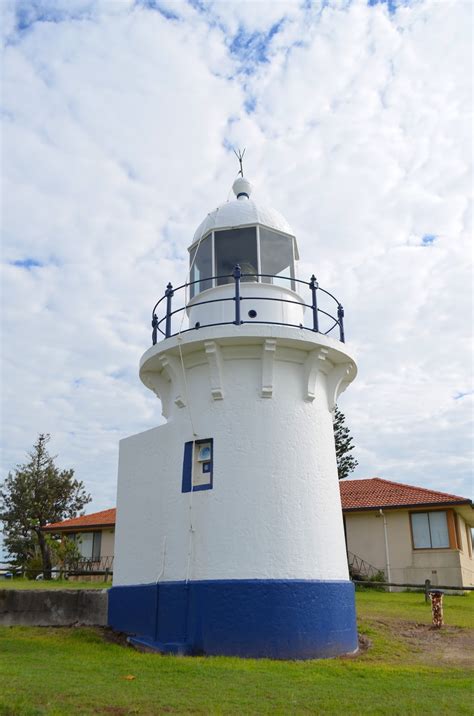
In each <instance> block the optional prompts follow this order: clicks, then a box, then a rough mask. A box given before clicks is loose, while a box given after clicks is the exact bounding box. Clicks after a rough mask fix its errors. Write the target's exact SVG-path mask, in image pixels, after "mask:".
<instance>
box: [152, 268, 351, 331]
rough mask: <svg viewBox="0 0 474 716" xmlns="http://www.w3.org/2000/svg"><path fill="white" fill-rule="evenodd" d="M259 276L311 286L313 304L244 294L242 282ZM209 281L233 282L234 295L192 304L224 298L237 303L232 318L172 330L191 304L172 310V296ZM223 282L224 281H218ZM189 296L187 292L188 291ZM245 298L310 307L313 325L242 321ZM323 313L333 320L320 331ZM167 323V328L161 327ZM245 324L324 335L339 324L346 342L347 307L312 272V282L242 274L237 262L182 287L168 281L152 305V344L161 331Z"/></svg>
mask: <svg viewBox="0 0 474 716" xmlns="http://www.w3.org/2000/svg"><path fill="white" fill-rule="evenodd" d="M259 279H270V281H269V282H268V283H272V280H273V279H277V280H278V281H280V280H284V281H289V282H290V286H291V287H292V288H293V286H294V285H295V284H299V285H300V286H304V287H305V288H306V289H308V288H309V291H310V296H311V299H310V300H311V303H303V302H302V301H301V300H300V301H298V300H292V299H290V298H280V297H278V298H273V297H271V296H246V295H242V294H241V290H240V289H241V282H242V280H244V281H245V280H247V281H249V280H250V281H258V280H259ZM208 281H214V282H216V283H215V284H214V285H217V282H218V281H221V282H225V283H232V282H233V284H234V295H233V296H227V297H222V298H209V299H207V300H202V301H194V300H193V303H192V307H193V308H194V307H195V306H205V305H206V304H211V303H223V302H225V301H233V302H234V311H233V314H234V315H233V318H234V320H233V321H220V322H216V323H205V324H202V323H199V322H198V323H195V325H194V326H190V327H189V328H185V329H184V330H181V329H180V330H179V331H175V332H174V333H173V329H172V319H173V316H175V315H177V314H178V313H182V312H183V311H185V310H186V309H187V307H188V302H186V301H185V302H184V305H183V306H181V307H180V308H177V309H174V310H173V298H174V296H175V294H176V293H178V291H182V290H183V289H184V291H185V292H187V291H188V289H193V287H194V286H196V285H197V284H200V283H202V284H205V282H208ZM264 283H265V284H266V285H268V283H267V282H264ZM219 285H224V284H222V283H221V284H219ZM318 293H322V294H324V295H325V296H328V297H329V299H331V300H332V301H334V303H335V304H336V311H337V315H336V316H333V315H331V313H329V312H328V311H324V310H323V309H322V308H319V307H318ZM185 295H186V294H185ZM242 301H275V302H276V303H289V304H294V305H295V306H300V307H301V308H309V309H310V311H311V316H312V326H304V325H303V324H302V323H299V324H295V323H284V322H283V321H260V320H259V321H256V320H254V318H252V319H251V320H250V321H243V320H242V318H241V302H242ZM160 311H164V314H163V315H162V316H161V317H159V313H160ZM320 316H325V317H326V318H328V319H329V320H330V321H331V325H330V326H329V328H328V329H327V330H323V331H322V330H320ZM163 323H164V330H163V328H162V326H163ZM244 323H263V324H267V325H277V326H291V327H293V328H301V329H303V330H307V331H312V332H313V333H322V334H323V335H325V336H326V335H328V334H329V333H331V331H333V330H334V329H335V328H336V326H338V327H339V340H340V341H341V342H342V343H344V342H345V335H344V309H343V307H342V305H341V304H340V303H339V301H338V300H337V298H336V297H335V296H333V295H332V293H329V291H326V290H325V289H324V288H321V286H320V285H319V284H318V282H317V280H316V277H315V276H314V275H313V276H311V278H310V280H309V282H308V281H301V280H300V279H297V278H293V277H291V276H274V275H273V274H268V273H242V270H241V268H240V266H239V265H238V264H237V265H236V266H234V269H233V271H232V273H231V274H223V275H221V276H208V277H206V278H200V279H198V280H197V281H189V282H187V283H183V284H182V285H181V286H178V287H177V288H173V286H172V285H171V283H169V284H168V285H167V287H166V291H165V293H164V295H163V296H162V297H161V298H160V300H159V301H157V302H156V303H155V305H154V306H153V311H152V321H151V325H152V329H153V330H152V343H153V345H155V344H156V342H157V340H158V333H161V334H162V335H163V336H164V337H165V338H171V337H172V336H176V335H178V333H186V332H187V331H194V330H198V329H199V328H208V327H209V326H227V325H236V326H241V325H243V324H244Z"/></svg>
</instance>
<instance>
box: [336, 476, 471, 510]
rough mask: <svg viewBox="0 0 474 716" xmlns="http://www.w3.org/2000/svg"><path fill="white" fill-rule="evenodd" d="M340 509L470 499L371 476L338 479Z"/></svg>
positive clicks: (457, 502) (410, 505)
mask: <svg viewBox="0 0 474 716" xmlns="http://www.w3.org/2000/svg"><path fill="white" fill-rule="evenodd" d="M339 487H340V490H341V502H342V509H343V510H345V511H346V510H375V509H379V508H381V507H387V508H390V507H392V508H393V507H414V506H416V505H459V504H467V505H470V504H472V503H471V500H469V499H468V498H467V497H459V495H450V494H449V493H447V492H438V491H437V490H427V489H426V488H425V487H415V486H414V485H403V484H402V483H401V482H392V481H391V480H382V478H381V477H372V478H369V479H367V480H341V481H340V483H339Z"/></svg>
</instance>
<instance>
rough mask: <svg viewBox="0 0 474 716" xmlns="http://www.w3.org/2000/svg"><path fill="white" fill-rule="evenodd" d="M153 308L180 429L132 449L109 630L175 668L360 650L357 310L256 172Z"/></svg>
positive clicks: (144, 439) (150, 360)
mask: <svg viewBox="0 0 474 716" xmlns="http://www.w3.org/2000/svg"><path fill="white" fill-rule="evenodd" d="M233 192H234V194H235V198H233V199H232V200H230V201H227V202H225V203H223V204H222V205H220V206H219V207H218V208H217V209H215V210H214V211H211V212H210V213H209V214H208V215H207V216H206V217H205V219H204V220H203V221H202V223H201V224H200V225H199V227H198V228H197V230H196V232H195V234H194V238H193V240H192V242H191V245H190V247H189V274H188V277H187V278H186V279H185V280H183V284H182V285H180V286H172V285H171V284H168V286H167V287H166V289H165V290H164V292H163V295H162V296H161V298H159V300H158V302H157V304H156V305H155V306H154V308H153V310H152V345H151V346H150V347H149V348H148V350H146V352H145V353H144V355H143V356H142V358H141V361H140V379H141V381H142V382H143V384H144V385H145V386H146V387H147V388H148V389H150V390H151V391H153V393H154V394H155V395H156V396H157V397H158V398H159V400H160V402H161V409H162V414H163V416H164V418H165V421H166V422H165V423H164V424H162V425H159V426H158V427H152V428H151V429H150V430H147V431H145V432H142V433H139V434H138V435H133V436H131V437H128V438H126V439H124V440H122V441H121V443H120V453H119V474H118V496H117V527H116V543H115V544H116V548H115V564H114V579H113V586H112V588H111V590H110V593H109V624H110V625H111V626H112V627H113V628H114V629H117V630H120V631H122V632H125V633H127V634H129V635H130V638H131V639H132V640H133V641H134V642H135V643H137V644H143V645H145V646H147V647H148V648H150V649H154V650H156V651H160V652H164V653H178V654H215V655H219V654H222V655H234V656H242V657H270V658H277V659H308V658H319V657H330V656H336V655H339V654H344V653H350V652H354V651H355V650H356V649H357V631H356V617H355V606H354V586H353V584H352V583H351V581H350V579H349V574H348V566H347V557H346V547H345V539H344V527H343V519H342V510H341V502H340V495H339V485H338V475H337V464H336V454H335V445H334V435H333V413H334V408H335V403H336V400H337V398H338V396H339V394H340V393H341V392H342V391H343V390H344V389H345V388H346V387H347V386H348V385H349V384H350V383H351V381H352V380H353V379H354V377H355V375H356V365H355V361H354V358H353V356H352V355H351V352H350V350H349V349H348V348H347V346H346V343H345V336H344V324H343V320H344V311H343V308H342V306H341V304H340V303H339V301H338V300H337V299H336V298H335V296H334V295H333V294H332V292H330V291H328V290H327V289H325V288H322V287H321V286H320V285H319V284H318V282H317V280H316V278H315V276H314V275H312V276H300V275H299V274H298V270H297V264H298V258H299V256H298V246H297V241H296V237H295V235H294V232H293V231H292V229H291V227H290V225H289V224H288V223H287V221H286V220H285V219H284V218H283V216H281V214H280V213H279V212H277V211H276V210H274V209H272V208H269V207H266V206H263V205H261V204H260V203H259V202H258V200H255V199H254V194H255V193H256V192H253V191H252V185H251V183H250V182H249V181H248V180H247V178H245V177H244V175H243V172H241V175H239V176H238V178H237V179H236V180H235V182H234V184H233Z"/></svg>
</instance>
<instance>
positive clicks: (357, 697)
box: [0, 592, 473, 716]
mask: <svg viewBox="0 0 474 716" xmlns="http://www.w3.org/2000/svg"><path fill="white" fill-rule="evenodd" d="M472 605H473V600H472V599H471V598H470V597H447V598H446V605H445V617H446V622H447V623H448V624H450V625H452V626H451V632H452V633H450V635H449V634H448V631H449V629H447V630H446V635H445V636H446V639H445V641H446V640H447V642H449V640H450V639H454V638H455V637H456V638H457V637H458V636H459V635H466V634H467V633H468V629H467V626H468V624H471V623H472ZM357 606H358V613H359V622H360V631H361V632H362V633H365V634H367V635H368V636H370V639H371V640H372V642H373V645H372V647H371V648H370V649H369V650H368V651H367V652H365V653H363V654H362V655H360V656H359V657H357V658H347V659H344V658H341V659H330V660H321V661H306V662H297V661H294V662H283V661H280V662H278V661H270V660H265V659H262V660H255V659H236V658H224V657H207V658H206V657H194V658H193V657H191V658H187V657H171V656H159V655H155V654H142V653H139V652H136V651H134V650H132V649H130V648H126V647H124V646H121V645H119V644H116V643H112V642H111V641H107V640H106V639H104V635H103V632H102V631H101V630H99V629H97V630H95V629H86V628H76V629H52V628H35V627H11V628H2V629H0V716H46V715H47V716H63V715H67V716H69V715H76V714H84V715H86V714H88V715H89V714H115V716H119V715H123V716H125V715H127V714H141V715H145V714H147V715H152V714H153V715H154V714H163V713H177V714H239V715H240V714H285V715H286V714H366V713H367V714H390V715H391V716H392V715H395V716H396V715H398V714H400V715H402V714H403V715H405V714H436V715H438V714H448V713H449V714H453V713H454V714H471V713H472V701H471V697H472V687H471V684H472V681H471V676H472V674H471V672H470V671H469V669H468V668H466V667H465V666H464V667H461V666H459V665H457V666H456V665H452V664H449V663H447V662H444V661H443V659H442V658H441V656H440V655H439V654H437V653H436V650H437V649H439V648H440V647H439V645H438V646H436V644H437V642H434V645H431V646H430V647H429V648H428V649H426V648H424V647H423V648H421V647H420V644H418V643H417V644H412V643H411V642H410V641H409V640H407V639H404V637H403V634H402V633H401V631H403V630H400V628H398V627H397V624H406V623H411V624H413V625H414V624H415V623H418V624H422V623H429V621H430V609H429V606H428V607H427V606H426V605H425V604H424V601H423V595H420V594H385V593H380V592H364V593H359V594H357ZM454 627H457V629H455V628H454ZM423 629H424V628H423ZM424 634H425V635H432V634H433V632H429V631H428V630H427V629H424ZM436 634H437V636H438V635H439V636H440V637H443V639H444V635H442V634H440V633H439V632H437V633H436ZM443 643H444V642H443ZM127 676H134V677H135V678H134V679H131V680H127V679H126V678H125V677H127Z"/></svg>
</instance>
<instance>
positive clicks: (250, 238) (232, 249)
mask: <svg viewBox="0 0 474 716" xmlns="http://www.w3.org/2000/svg"><path fill="white" fill-rule="evenodd" d="M214 235H215V253H216V275H217V276H223V278H220V279H218V280H217V285H218V286H222V285H224V284H226V283H232V281H233V278H232V275H231V274H232V271H233V270H234V266H235V265H236V264H239V266H240V268H241V270H242V273H243V274H256V273H258V253H257V229H256V228H255V226H251V227H247V228H244V229H228V230H227V231H215V232H214ZM242 281H257V278H256V277H254V276H242Z"/></svg>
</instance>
